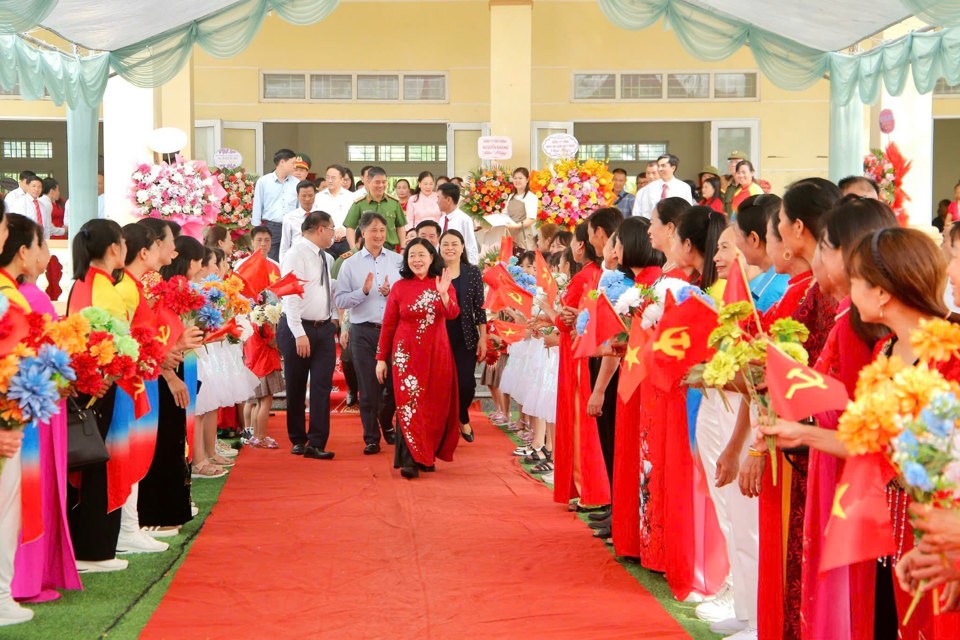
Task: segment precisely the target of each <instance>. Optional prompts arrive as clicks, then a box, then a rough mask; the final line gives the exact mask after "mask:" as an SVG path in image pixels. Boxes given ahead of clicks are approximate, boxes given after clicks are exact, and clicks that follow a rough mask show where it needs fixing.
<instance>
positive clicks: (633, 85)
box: [620, 73, 663, 100]
mask: <svg viewBox="0 0 960 640" xmlns="http://www.w3.org/2000/svg"><path fill="white" fill-rule="evenodd" d="M662 97H663V75H662V74H659V73H624V74H622V75H621V76H620V98H621V99H622V100H659V99H660V98H662Z"/></svg>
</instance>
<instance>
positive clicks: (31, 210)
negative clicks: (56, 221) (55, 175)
mask: <svg viewBox="0 0 960 640" xmlns="http://www.w3.org/2000/svg"><path fill="white" fill-rule="evenodd" d="M24 182H25V186H24V190H23V191H24V195H23V197H22V198H20V199H19V200H18V201H17V202H16V203H15V206H14V207H12V208H11V209H9V211H10V212H11V213H19V214H20V215H22V216H26V217H28V218H30V219H31V220H33V221H34V222H36V223H37V224H38V225H40V226H41V227H43V228H44V229H43V230H44V237H46V238H49V237H50V234H49V229H50V226H51V225H44V220H43V207H41V206H40V194H41V193H42V192H43V180H41V179H40V178H39V177H37V176H28V177H27V178H26V180H25V181H24Z"/></svg>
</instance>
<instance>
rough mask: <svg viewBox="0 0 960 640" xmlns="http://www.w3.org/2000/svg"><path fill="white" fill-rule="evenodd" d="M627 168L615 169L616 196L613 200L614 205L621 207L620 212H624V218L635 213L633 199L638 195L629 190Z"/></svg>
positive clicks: (614, 192) (614, 189)
mask: <svg viewBox="0 0 960 640" xmlns="http://www.w3.org/2000/svg"><path fill="white" fill-rule="evenodd" d="M626 186H627V170H626V169H620V168H617V169H614V170H613V195H615V196H616V198H615V199H614V201H613V206H615V207H616V208H617V209H620V213H622V214H623V217H624V218H629V217H630V216H631V215H633V201H634V200H636V196H634V195H633V194H632V193H630V192H629V191H627V189H626Z"/></svg>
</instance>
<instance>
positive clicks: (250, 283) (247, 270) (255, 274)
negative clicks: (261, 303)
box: [234, 251, 280, 299]
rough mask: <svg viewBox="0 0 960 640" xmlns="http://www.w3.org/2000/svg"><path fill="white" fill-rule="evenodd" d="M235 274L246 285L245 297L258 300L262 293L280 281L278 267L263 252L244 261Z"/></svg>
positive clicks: (255, 253)
mask: <svg viewBox="0 0 960 640" xmlns="http://www.w3.org/2000/svg"><path fill="white" fill-rule="evenodd" d="M234 273H235V274H236V275H238V276H239V277H240V279H241V280H243V283H244V284H245V285H246V287H244V289H243V295H245V296H246V297H248V298H253V299H256V297H257V296H258V295H260V292H261V291H263V290H264V289H266V288H267V287H269V286H270V285H271V284H273V283H274V282H276V281H277V280H279V279H280V270H279V269H277V265H275V264H273V263H272V262H269V261H268V260H267V257H266V256H265V255H263V252H262V251H254V252H253V255H252V256H250V257H249V258H247V259H246V260H244V261H243V264H241V265H240V266H239V267H237V268H236V269H235V270H234Z"/></svg>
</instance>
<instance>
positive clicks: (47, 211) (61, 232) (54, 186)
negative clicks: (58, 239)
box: [40, 178, 67, 240]
mask: <svg viewBox="0 0 960 640" xmlns="http://www.w3.org/2000/svg"><path fill="white" fill-rule="evenodd" d="M41 184H42V187H41V194H42V195H41V196H40V214H41V216H42V218H43V223H42V225H41V226H42V227H43V236H44V237H45V238H46V239H48V240H49V239H50V237H51V236H65V235H67V230H66V229H65V228H64V227H55V226H53V203H54V202H56V201H57V200H59V199H60V183H59V182H57V181H56V180H55V179H53V178H44V179H43V181H42V183H41ZM64 217H66V216H64Z"/></svg>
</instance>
